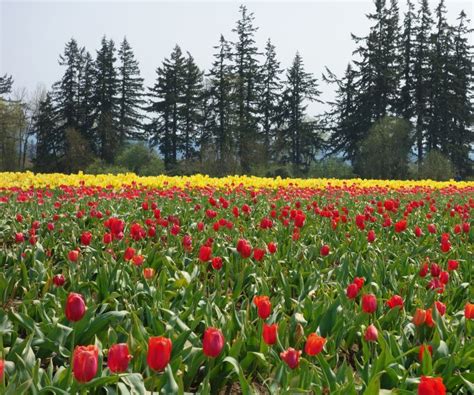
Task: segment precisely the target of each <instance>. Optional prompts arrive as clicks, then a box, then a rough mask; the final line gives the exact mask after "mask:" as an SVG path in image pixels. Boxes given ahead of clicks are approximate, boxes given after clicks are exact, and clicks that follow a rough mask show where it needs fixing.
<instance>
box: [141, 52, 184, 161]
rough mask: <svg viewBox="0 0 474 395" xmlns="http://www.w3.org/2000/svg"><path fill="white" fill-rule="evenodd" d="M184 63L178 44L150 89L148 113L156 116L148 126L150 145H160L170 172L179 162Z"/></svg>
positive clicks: (159, 70) (159, 69) (158, 71)
mask: <svg viewBox="0 0 474 395" xmlns="http://www.w3.org/2000/svg"><path fill="white" fill-rule="evenodd" d="M185 62H186V59H185V58H184V56H183V53H182V51H181V48H180V47H179V46H178V45H176V46H175V47H174V49H173V51H172V53H171V56H170V58H169V59H165V60H164V61H163V64H162V66H161V67H159V68H158V69H157V70H156V73H157V79H156V82H155V84H154V86H153V87H151V88H150V98H151V100H150V106H149V108H148V111H149V112H150V113H152V116H153V115H155V116H154V117H153V119H152V123H151V125H149V130H150V133H151V140H150V143H151V145H152V146H159V149H160V151H161V153H162V154H163V156H164V163H165V168H166V169H167V170H170V169H171V168H173V167H174V166H175V165H176V164H177V161H178V152H179V148H180V140H181V136H180V130H179V121H180V112H181V106H182V96H183V90H184V89H183V87H184V77H183V76H184V65H185Z"/></svg>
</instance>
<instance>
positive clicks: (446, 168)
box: [419, 150, 455, 181]
mask: <svg viewBox="0 0 474 395" xmlns="http://www.w3.org/2000/svg"><path fill="white" fill-rule="evenodd" d="M454 175H455V173H454V167H453V164H452V163H451V161H450V160H449V159H448V158H447V157H446V156H444V155H443V154H442V153H441V152H439V151H438V150H433V151H431V152H429V153H428V155H426V156H425V159H423V162H422V163H421V166H420V171H419V178H420V179H430V180H437V181H446V180H450V179H453V178H454Z"/></svg>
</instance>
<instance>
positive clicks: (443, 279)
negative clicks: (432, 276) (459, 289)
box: [439, 271, 449, 285]
mask: <svg viewBox="0 0 474 395" xmlns="http://www.w3.org/2000/svg"><path fill="white" fill-rule="evenodd" d="M439 281H441V283H443V284H444V285H446V284H447V283H448V282H449V273H448V272H445V271H442V272H441V273H440V274H439Z"/></svg>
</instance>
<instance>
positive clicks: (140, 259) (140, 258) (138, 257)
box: [132, 255, 145, 266]
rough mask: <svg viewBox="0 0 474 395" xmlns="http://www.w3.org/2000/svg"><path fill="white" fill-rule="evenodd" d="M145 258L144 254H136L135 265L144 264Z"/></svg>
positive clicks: (133, 261) (133, 260) (133, 259)
mask: <svg viewBox="0 0 474 395" xmlns="http://www.w3.org/2000/svg"><path fill="white" fill-rule="evenodd" d="M144 260H145V257H144V256H143V255H135V256H134V257H133V258H132V263H133V264H134V265H135V266H141V265H142V264H143V262H144Z"/></svg>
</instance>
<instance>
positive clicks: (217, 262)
mask: <svg viewBox="0 0 474 395" xmlns="http://www.w3.org/2000/svg"><path fill="white" fill-rule="evenodd" d="M211 265H212V267H213V268H214V270H221V269H222V258H221V257H220V256H216V257H214V258H212V261H211Z"/></svg>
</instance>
